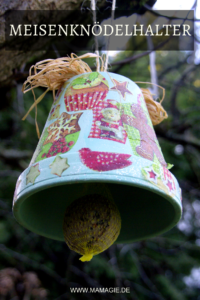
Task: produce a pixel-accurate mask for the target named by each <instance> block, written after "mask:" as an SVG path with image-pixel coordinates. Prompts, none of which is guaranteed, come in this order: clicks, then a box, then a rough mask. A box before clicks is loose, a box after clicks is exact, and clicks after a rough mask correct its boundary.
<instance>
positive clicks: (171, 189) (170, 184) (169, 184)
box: [166, 180, 173, 193]
mask: <svg viewBox="0 0 200 300" xmlns="http://www.w3.org/2000/svg"><path fill="white" fill-rule="evenodd" d="M166 186H167V187H168V189H169V191H170V193H171V191H173V186H172V182H171V181H169V180H168V181H167V184H166Z"/></svg>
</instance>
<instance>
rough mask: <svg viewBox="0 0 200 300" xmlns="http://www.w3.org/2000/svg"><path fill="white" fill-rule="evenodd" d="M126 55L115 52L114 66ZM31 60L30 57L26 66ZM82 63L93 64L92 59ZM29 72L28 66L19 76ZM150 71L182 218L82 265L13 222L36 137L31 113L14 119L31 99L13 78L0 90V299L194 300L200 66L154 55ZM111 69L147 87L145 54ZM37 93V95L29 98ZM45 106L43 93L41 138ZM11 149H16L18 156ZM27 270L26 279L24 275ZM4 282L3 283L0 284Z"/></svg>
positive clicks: (198, 249)
mask: <svg viewBox="0 0 200 300" xmlns="http://www.w3.org/2000/svg"><path fill="white" fill-rule="evenodd" d="M77 54H79V53H77ZM80 54H81V53H80ZM54 55H55V54H54ZM131 55H133V53H130V52H121V53H119V54H118V55H117V56H115V57H114V58H113V62H114V61H121V60H123V59H125V58H128V57H130V56H131ZM55 57H56V55H55ZM44 58H45V57H44ZM52 58H53V57H52ZM41 59H42V58H41ZM37 60H38V58H32V61H31V63H34V62H36V61H37ZM87 62H88V63H89V64H90V65H91V66H94V60H93V59H89V60H87ZM28 67H29V63H27V66H26V67H25V70H26V71H28ZM156 69H157V74H158V84H159V85H161V86H163V87H165V88H166V97H165V101H164V103H163V106H164V107H165V109H166V110H167V112H168V114H169V118H168V119H167V120H166V121H164V122H163V123H162V124H160V125H157V126H156V127H155V130H156V133H157V136H158V138H159V143H160V146H161V148H162V150H163V154H164V156H165V159H166V161H167V162H169V163H171V164H174V167H173V169H172V170H171V171H172V173H173V174H174V175H175V176H176V177H177V179H178V180H179V183H180V186H181V188H182V191H183V217H182V220H181V221H180V222H179V224H178V225H177V226H176V227H175V228H173V229H172V230H170V231H169V232H167V233H166V234H163V235H162V236H159V237H155V238H152V239H149V240H146V241H142V242H137V243H133V244H124V245H114V246H112V247H111V248H110V249H108V250H107V251H105V252H104V253H102V254H100V255H98V256H95V257H94V258H93V260H92V261H91V262H89V263H82V262H80V261H79V260H78V255H77V254H75V253H74V252H72V251H70V250H69V249H68V247H67V246H66V245H65V243H61V242H57V241H53V240H50V239H46V238H43V237H40V236H38V235H36V234H34V233H32V232H30V231H28V230H26V229H24V228H23V227H22V226H20V225H19V224H18V223H17V222H16V220H15V219H14V218H13V215H12V210H11V208H12V198H13V193H14V189H15V183H16V180H17V177H18V176H19V174H20V173H21V172H22V171H23V170H24V169H25V168H26V167H27V166H28V164H29V162H30V159H31V156H32V153H33V151H34V149H35V148H36V145H37V142H38V138H37V134H36V129H35V120H34V119H35V112H34V111H32V112H31V113H30V115H29V116H28V117H27V119H26V121H22V120H21V119H22V117H23V116H24V114H25V113H26V111H27V110H28V108H29V107H30V106H31V105H32V103H33V95H32V93H31V92H29V93H27V94H25V95H24V96H23V95H22V92H21V87H22V82H21V81H20V80H18V81H15V83H14V85H12V86H10V87H8V88H7V91H6V92H5V91H4V92H5V95H6V97H5V99H4V105H2V106H1V108H0V122H1V127H0V158H1V159H0V217H1V219H0V270H1V271H0V272H1V273H0V300H4V299H15V300H17V299H20V300H21V299H22V300H27V299H49V300H51V299H59V300H61V299H77V298H78V299H111V300H112V299H122V300H125V299H133V300H147V299H152V300H200V296H199V295H200V221H199V220H200V186H199V184H200V175H199V172H198V169H197V167H198V166H199V165H198V163H199V161H200V152H199V149H200V138H199V132H200V99H199V93H200V83H199V82H200V78H199V65H198V64H197V63H196V64H195V63H194V57H193V54H192V53H187V52H175V51H157V52H156ZM110 71H111V72H117V73H119V74H121V75H124V76H126V77H128V78H130V79H132V80H133V81H144V82H149V81H150V67H149V56H148V55H146V56H144V57H142V58H140V59H137V60H133V61H130V62H129V63H127V64H123V65H121V64H118V65H114V64H113V66H111V67H110ZM141 87H143V86H142V85H141ZM42 92H43V90H42V89H37V90H36V97H38V96H39V95H41V93H42ZM51 104H52V95H51V93H48V94H47V95H46V96H45V99H44V100H43V101H42V102H41V103H40V104H39V106H38V116H37V120H38V124H39V128H40V132H42V128H43V126H44V124H45V121H46V119H47V116H48V113H49V111H50V107H51ZM10 150H16V151H18V153H20V154H21V156H20V158H18V157H17V156H16V155H15V153H13V154H12V153H11V152H9V151H10ZM8 268H9V269H8ZM2 272H4V273H2ZM28 272H31V274H32V277H31V276H29V277H27V276H28V275H27V274H29V273H28ZM1 274H6V275H4V277H3V275H1ZM29 275H30V274H29ZM5 277H6V278H7V283H5V282H4V281H3V279H2V278H5ZM27 278H29V279H27ZM26 280H27V281H28V280H29V281H28V282H29V283H26V282H25V281H26ZM34 280H35V281H34ZM34 282H37V284H36V283H34ZM3 284H4V287H5V285H6V284H7V285H6V286H8V287H9V284H10V290H9V292H8V293H7V294H6V292H5V293H4V294H3V292H1V289H2V286H3ZM70 287H130V294H129V293H126V294H117V293H115V294H108V293H106V294H100V293H99V294H98V293H95V294H89V293H85V294H84V293H81V294H73V293H70ZM35 290H37V292H36V291H35ZM4 291H5V288H4ZM34 293H35V294H34ZM6 295H7V296H6Z"/></svg>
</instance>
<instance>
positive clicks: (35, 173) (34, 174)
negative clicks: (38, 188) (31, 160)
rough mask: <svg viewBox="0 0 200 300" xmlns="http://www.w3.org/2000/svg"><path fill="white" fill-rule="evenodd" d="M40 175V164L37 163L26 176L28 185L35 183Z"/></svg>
mask: <svg viewBox="0 0 200 300" xmlns="http://www.w3.org/2000/svg"><path fill="white" fill-rule="evenodd" d="M39 175H40V170H39V163H37V164H36V165H35V166H32V167H31V168H30V170H29V172H28V174H27V175H26V184H28V183H34V182H35V179H36V178H37V177H38V176H39Z"/></svg>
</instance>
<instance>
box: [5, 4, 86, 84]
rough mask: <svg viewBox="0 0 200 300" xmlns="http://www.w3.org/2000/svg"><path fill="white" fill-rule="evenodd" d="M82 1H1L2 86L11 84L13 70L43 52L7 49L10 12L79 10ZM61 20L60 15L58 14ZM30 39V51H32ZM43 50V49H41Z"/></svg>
mask: <svg viewBox="0 0 200 300" xmlns="http://www.w3.org/2000/svg"><path fill="white" fill-rule="evenodd" d="M81 3H82V1H81V0H71V1H68V0H67V1H66V0H56V1H52V0H45V1H44V0H38V1H35V0H29V1H27V0H1V1H0V61H1V68H0V82H1V83H0V86H4V85H6V84H10V83H11V81H12V78H13V76H12V75H13V70H15V69H16V68H20V67H21V66H23V64H24V63H26V62H27V61H28V60H29V59H30V58H31V56H33V53H34V56H40V55H41V54H42V53H44V52H43V51H42V50H41V51H37V52H35V51H30V52H23V51H19V50H12V51H8V50H6V48H5V46H6V45H5V15H6V13H7V12H8V11H10V10H73V9H79V6H80V4H81ZM58 18H59V14H58ZM31 46H32V45H31V39H30V49H31ZM41 49H42V48H41Z"/></svg>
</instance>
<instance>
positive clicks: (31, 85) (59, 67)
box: [22, 53, 168, 137]
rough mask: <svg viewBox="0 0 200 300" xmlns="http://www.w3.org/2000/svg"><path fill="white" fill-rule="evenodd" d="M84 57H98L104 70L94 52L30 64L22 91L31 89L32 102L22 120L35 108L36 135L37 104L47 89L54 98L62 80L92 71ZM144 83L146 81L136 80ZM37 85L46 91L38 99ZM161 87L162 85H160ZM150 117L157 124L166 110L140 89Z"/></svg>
mask: <svg viewBox="0 0 200 300" xmlns="http://www.w3.org/2000/svg"><path fill="white" fill-rule="evenodd" d="M85 58H99V59H100V61H101V68H100V71H106V70H105V66H104V61H103V59H102V57H101V56H98V55H97V54H94V53H87V54H84V55H81V56H77V55H76V54H74V53H72V54H71V57H62V58H57V59H46V60H43V61H40V62H38V63H36V64H35V65H34V66H31V68H30V70H29V76H28V78H27V80H26V81H25V82H24V84H23V87H22V92H23V93H26V92H28V91H32V93H33V96H34V103H33V104H32V106H31V107H30V108H29V110H28V111H27V113H26V114H25V116H24V117H23V118H22V120H25V119H26V118H27V116H28V115H29V113H30V112H31V110H32V109H33V108H35V124H36V131H37V135H38V137H40V132H39V127H38V124H37V105H38V104H39V103H40V102H41V101H42V99H43V98H44V96H45V95H46V93H47V92H48V91H52V92H53V98H54V99H55V92H56V90H58V89H59V88H60V87H62V85H63V84H64V82H66V81H67V80H69V79H70V78H72V77H73V76H76V75H79V74H83V73H87V72H92V70H91V68H90V67H89V66H88V64H87V63H85V62H84V61H83V60H82V59H85ZM138 83H145V84H146V82H138ZM37 87H45V88H46V91H45V92H44V93H43V94H42V95H40V97H39V98H38V99H36V97H35V93H34V89H35V88H37ZM161 88H162V87H161ZM162 89H163V98H162V100H161V102H162V101H163V99H164V91H165V90H164V88H162ZM141 90H142V93H143V96H144V99H145V102H146V105H147V108H148V111H149V115H150V118H151V120H152V123H153V125H156V124H159V123H160V122H162V121H163V120H164V119H166V118H167V116H168V115H167V112H166V111H165V110H164V108H163V107H162V105H161V102H160V103H159V102H157V101H155V100H154V99H153V97H152V94H151V92H150V91H149V90H148V89H141Z"/></svg>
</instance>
